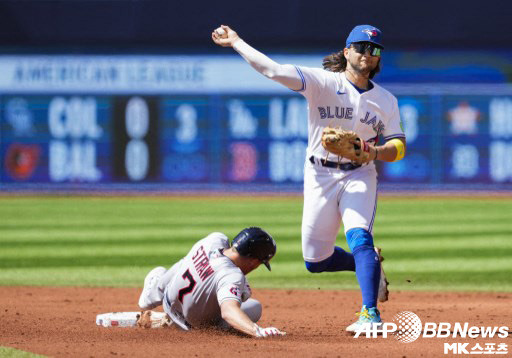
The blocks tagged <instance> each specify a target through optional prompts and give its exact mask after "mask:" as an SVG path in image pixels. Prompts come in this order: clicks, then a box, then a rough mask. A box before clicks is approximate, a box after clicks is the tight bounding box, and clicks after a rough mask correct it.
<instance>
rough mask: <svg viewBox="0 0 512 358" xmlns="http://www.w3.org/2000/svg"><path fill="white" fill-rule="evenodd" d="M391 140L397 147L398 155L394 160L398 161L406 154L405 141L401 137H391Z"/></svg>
mask: <svg viewBox="0 0 512 358" xmlns="http://www.w3.org/2000/svg"><path fill="white" fill-rule="evenodd" d="M390 142H391V143H393V145H394V146H395V148H396V157H395V159H393V162H397V161H399V160H400V159H402V158H403V157H404V156H405V146H404V143H403V142H402V141H401V140H400V139H396V138H395V139H391V140H390Z"/></svg>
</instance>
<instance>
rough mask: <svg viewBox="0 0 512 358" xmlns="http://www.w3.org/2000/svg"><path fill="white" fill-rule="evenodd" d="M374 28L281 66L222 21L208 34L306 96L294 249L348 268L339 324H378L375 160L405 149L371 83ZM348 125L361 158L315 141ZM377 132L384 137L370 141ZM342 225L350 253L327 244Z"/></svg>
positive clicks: (387, 98)
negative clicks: (349, 291)
mask: <svg viewBox="0 0 512 358" xmlns="http://www.w3.org/2000/svg"><path fill="white" fill-rule="evenodd" d="M381 37H382V34H381V31H380V30H379V29H377V28H375V27H374V26H370V25H359V26H356V27H355V28H354V29H353V30H352V31H351V32H350V34H349V36H348V38H347V40H346V43H345V47H344V49H343V50H342V51H340V52H338V53H334V54H332V55H329V56H327V57H325V59H324V61H323V65H324V69H320V68H307V67H302V66H294V65H286V64H285V65H281V64H278V63H276V62H275V61H273V60H272V59H270V58H268V57H267V56H265V55H264V54H262V53H261V52H259V51H257V50H256V49H254V48H253V47H251V46H250V45H248V44H247V43H246V42H244V41H243V40H242V39H241V38H240V37H239V36H238V35H237V33H236V32H235V31H233V30H232V29H231V28H229V27H228V26H224V25H222V26H221V27H220V28H219V29H217V30H215V31H214V32H213V33H212V39H213V41H214V42H215V43H216V44H217V45H220V46H224V47H233V48H234V49H235V50H236V51H237V52H238V53H239V54H240V55H241V56H242V57H243V58H244V59H245V60H246V61H247V62H248V63H249V64H250V65H251V66H252V67H253V68H254V69H255V70H256V71H258V72H260V73H261V74H263V75H264V76H266V77H268V78H270V79H272V80H274V81H276V82H279V83H281V84H283V85H284V86H286V87H288V88H289V89H291V90H293V91H297V92H299V93H301V94H302V95H303V96H304V97H305V98H306V99H307V101H308V111H309V116H308V126H309V127H308V128H309V130H308V148H307V153H306V160H305V173H304V211H303V220H302V251H303V256H304V261H305V263H306V268H307V269H308V270H309V271H310V272H313V273H319V272H326V271H328V272H333V271H355V273H356V276H357V279H358V282H359V286H360V288H361V293H362V309H361V311H360V312H358V313H357V315H358V316H359V318H358V320H357V321H356V322H355V323H353V324H351V325H350V326H348V327H347V328H346V329H347V331H350V332H355V331H356V330H358V329H359V328H361V327H362V325H363V324H369V325H371V326H373V327H379V326H380V325H381V324H382V323H381V322H382V321H381V318H380V312H379V310H378V309H377V300H380V301H385V300H387V281H386V278H385V277H384V275H383V271H382V268H381V264H380V261H381V260H382V258H381V257H380V254H379V250H378V249H376V248H375V247H374V243H373V224H374V220H375V213H376V209H377V172H376V169H375V164H374V162H375V160H383V161H386V162H393V161H397V160H400V159H402V158H403V156H404V154H405V135H404V132H403V129H402V126H401V123H400V116H399V110H398V104H397V99H396V98H395V97H394V96H393V95H392V94H391V93H389V92H388V91H386V90H385V89H383V88H382V87H380V86H379V85H377V84H376V83H375V82H373V81H371V79H372V78H373V76H374V75H375V74H376V73H377V72H378V71H379V70H380V59H381V52H382V50H383V48H384V47H383V46H382V43H381ZM327 126H331V127H340V128H342V129H344V130H352V131H354V132H356V133H357V134H358V135H359V137H360V138H361V139H362V140H364V141H365V143H363V144H365V146H364V147H365V148H366V149H367V151H368V152H369V153H368V154H369V156H368V159H367V161H366V162H364V163H362V164H359V163H353V162H351V161H349V160H347V159H346V158H335V157H333V155H332V154H331V158H332V159H331V160H329V153H328V152H327V151H326V150H325V149H324V148H323V146H322V144H321V137H322V131H323V129H324V128H325V127H327ZM379 137H382V138H383V139H384V143H383V144H382V145H377V142H378V140H379ZM341 223H343V226H344V231H345V236H346V238H347V242H348V246H349V247H350V250H351V252H347V251H345V250H343V249H342V248H341V247H338V246H335V241H336V235H337V233H338V231H339V229H340V224H341Z"/></svg>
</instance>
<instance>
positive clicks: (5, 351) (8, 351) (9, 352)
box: [0, 346, 46, 358]
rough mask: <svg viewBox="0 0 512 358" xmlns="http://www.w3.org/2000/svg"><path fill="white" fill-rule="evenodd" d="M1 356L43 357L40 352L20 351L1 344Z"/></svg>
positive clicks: (8, 357)
mask: <svg viewBox="0 0 512 358" xmlns="http://www.w3.org/2000/svg"><path fill="white" fill-rule="evenodd" d="M0 357H2V358H42V357H46V356H42V355H39V354H34V353H30V352H25V351H20V350H18V349H14V348H9V347H2V346H0Z"/></svg>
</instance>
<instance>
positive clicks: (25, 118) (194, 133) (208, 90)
mask: <svg viewBox="0 0 512 358" xmlns="http://www.w3.org/2000/svg"><path fill="white" fill-rule="evenodd" d="M203 57H204V58H201V56H197V58H196V57H194V58H192V59H190V58H188V59H183V58H181V57H180V58H175V57H173V56H169V57H168V58H166V57H162V56H157V57H155V58H151V57H150V58H148V56H144V57H142V58H141V57H136V56H135V57H121V58H111V59H105V58H104V57H101V58H100V59H98V60H97V61H93V60H94V58H93V59H91V58H89V57H87V58H82V57H78V58H75V59H73V58H71V59H70V58H68V57H65V58H64V59H63V58H61V57H59V56H54V57H51V56H50V58H48V57H41V58H38V57H36V58H32V57H30V56H26V57H23V58H22V59H21V60H20V59H19V58H17V59H16V58H15V59H12V58H10V57H7V58H5V57H3V58H2V57H1V56H0V65H2V66H3V68H6V71H4V72H3V73H2V74H0V90H1V91H2V92H1V95H0V160H1V162H0V164H1V168H0V184H3V185H10V184H14V183H57V184H58V183H78V184H81V183H84V184H88V185H90V184H95V183H101V184H104V183H114V184H115V183H176V184H189V183H197V184H204V185H206V186H208V185H216V184H229V183H252V184H276V185H277V187H278V186H279V184H296V185H297V186H300V185H301V183H302V180H303V168H304V159H305V151H306V147H307V127H308V123H307V103H306V101H305V99H304V98H303V97H302V96H301V95H300V94H296V93H294V92H292V91H287V90H286V89H284V88H281V87H280V86H276V85H275V84H274V83H272V81H270V80H267V79H265V78H263V77H262V76H260V75H259V74H254V72H255V71H254V70H252V69H251V68H250V66H248V65H247V64H245V63H244V62H243V60H241V59H239V58H238V57H234V56H233V57H229V56H227V57H228V58H227V59H226V61H227V62H228V63H230V64H231V65H230V67H229V68H230V69H231V70H230V71H227V70H226V67H223V68H222V69H220V68H218V62H219V58H215V59H211V58H210V57H205V56H203ZM292 57H293V56H292ZM220 59H221V60H222V58H220ZM287 60H288V61H286V62H287V63H298V62H299V63H300V61H302V63H304V64H305V65H311V64H312V63H313V62H314V63H316V62H318V59H317V58H314V59H312V58H306V59H304V57H300V58H297V59H296V58H290V59H287ZM209 61H210V62H209ZM221 62H222V61H221ZM280 62H285V60H281V61H280ZM18 63H19V64H18ZM148 63H152V65H150V66H149V65H148ZM167 63H169V64H170V65H166V64H167ZM16 66H18V67H16ZM38 66H39V67H38ZM41 66H42V67H41ZM59 66H64V67H63V68H67V67H66V66H68V67H69V69H68V70H67V72H66V71H63V70H61V67H59ZM81 66H82V67H84V66H85V67H84V68H82V67H81ZM87 66H89V67H87ZM91 66H92V67H91ZM94 66H99V67H98V68H95V67H94ZM148 66H149V69H148V68H147V67H148ZM158 66H162V68H160V67H158ZM166 66H167V67H166ZM169 66H170V67H169ZM173 66H174V67H173ZM43 69H44V71H43ZM123 69H129V72H127V73H126V74H124V75H123ZM73 71H74V72H73ZM219 71H222V72H221V74H219ZM62 73H64V74H65V75H62V76H64V77H62V78H61V77H58V75H59V74H62ZM134 74H136V75H134ZM80 76H81V77H80ZM158 76H160V77H158ZM260 77H261V78H260ZM66 81H67V82H66ZM98 81H100V82H98ZM101 81H104V83H102V82H101ZM116 81H117V82H116ZM162 81H163V82H162ZM165 81H167V82H165ZM80 83H82V84H83V85H82V86H81V85H80ZM384 86H385V87H386V88H388V89H389V90H391V92H393V93H394V94H395V95H396V96H397V98H398V103H399V109H400V115H401V119H402V122H403V126H404V130H405V133H406V137H407V154H406V157H405V158H404V159H403V160H402V161H399V162H396V163H380V162H379V163H378V165H379V180H380V182H383V183H411V184H460V185H465V184H468V183H470V184H496V183H500V184H501V183H504V184H510V183H512V90H511V89H510V87H509V86H506V85H505V86H501V87H499V88H498V89H497V90H489V87H482V86H480V87H478V86H474V85H460V86H463V87H460V86H459V87H456V88H455V87H454V88H451V87H447V88H443V87H442V86H433V87H431V88H428V89H425V88H423V87H418V86H414V85H409V86H406V87H404V86H397V85H390V86H386V85H384ZM469 86H471V88H470V87H469Z"/></svg>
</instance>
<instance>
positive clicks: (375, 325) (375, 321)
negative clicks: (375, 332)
mask: <svg viewBox="0 0 512 358" xmlns="http://www.w3.org/2000/svg"><path fill="white" fill-rule="evenodd" d="M356 316H359V319H358V320H357V321H355V322H354V323H352V324H351V325H350V326H348V327H347V328H346V331H347V332H350V333H356V332H357V331H359V330H360V329H362V328H363V326H366V327H367V325H368V324H371V329H379V328H381V326H382V320H381V319H380V312H379V310H378V309H377V307H371V308H366V306H363V308H361V312H357V313H356Z"/></svg>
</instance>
